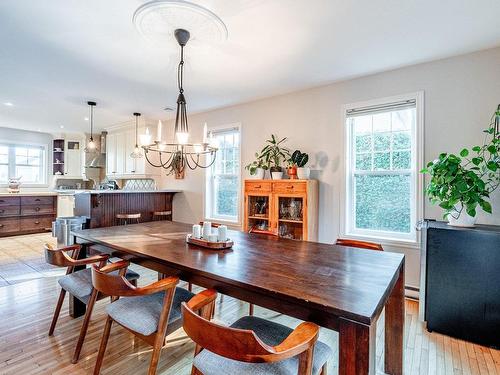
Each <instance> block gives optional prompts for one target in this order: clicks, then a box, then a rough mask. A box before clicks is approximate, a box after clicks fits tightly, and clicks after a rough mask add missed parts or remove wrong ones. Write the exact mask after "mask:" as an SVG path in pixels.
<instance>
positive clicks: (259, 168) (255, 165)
mask: <svg viewBox="0 0 500 375" xmlns="http://www.w3.org/2000/svg"><path fill="white" fill-rule="evenodd" d="M245 169H247V170H248V172H249V173H250V176H253V178H255V179H256V180H263V179H264V173H265V172H266V170H267V169H268V166H267V165H266V164H265V163H264V160H263V159H262V158H261V157H259V154H258V153H255V160H254V161H252V162H251V163H250V164H248V165H246V166H245Z"/></svg>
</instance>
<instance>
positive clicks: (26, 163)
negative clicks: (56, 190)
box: [0, 143, 47, 185]
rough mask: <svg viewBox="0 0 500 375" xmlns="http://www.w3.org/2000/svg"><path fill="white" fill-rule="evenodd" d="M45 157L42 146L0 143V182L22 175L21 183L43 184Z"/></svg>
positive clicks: (45, 173) (44, 180) (44, 181)
mask: <svg viewBox="0 0 500 375" xmlns="http://www.w3.org/2000/svg"><path fill="white" fill-rule="evenodd" d="M45 159H46V149H45V147H43V146H37V145H22V144H12V143H0V184H7V183H8V180H9V178H12V177H22V178H21V182H22V183H23V184H29V185H31V184H34V185H38V184H45V183H46V180H47V178H46V175H47V172H46V171H47V168H46V167H45Z"/></svg>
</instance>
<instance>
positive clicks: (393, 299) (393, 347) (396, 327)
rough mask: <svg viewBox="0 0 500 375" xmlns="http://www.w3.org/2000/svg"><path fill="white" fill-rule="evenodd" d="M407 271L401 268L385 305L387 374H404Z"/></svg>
mask: <svg viewBox="0 0 500 375" xmlns="http://www.w3.org/2000/svg"><path fill="white" fill-rule="evenodd" d="M404 296H405V271H404V264H403V265H402V266H401V271H400V272H399V277H398V281H397V282H396V285H394V289H393V290H392V292H391V294H390V296H389V299H388V301H387V303H386V305H385V372H386V373H387V374H390V375H402V374H403V355H404V354H403V353H404V342H403V335H404V319H405V299H404Z"/></svg>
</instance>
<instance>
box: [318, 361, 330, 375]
mask: <svg viewBox="0 0 500 375" xmlns="http://www.w3.org/2000/svg"><path fill="white" fill-rule="evenodd" d="M326 365H327V363H325V364H324V365H323V367H321V372H320V373H319V375H328V374H327V373H326V371H327V370H326Z"/></svg>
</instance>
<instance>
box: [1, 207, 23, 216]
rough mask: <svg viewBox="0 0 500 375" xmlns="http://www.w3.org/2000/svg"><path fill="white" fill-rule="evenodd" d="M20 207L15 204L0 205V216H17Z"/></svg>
mask: <svg viewBox="0 0 500 375" xmlns="http://www.w3.org/2000/svg"><path fill="white" fill-rule="evenodd" d="M19 213H20V209H19V205H17V206H0V217H4V216H19Z"/></svg>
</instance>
